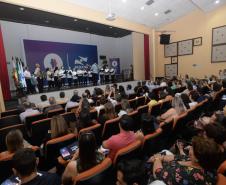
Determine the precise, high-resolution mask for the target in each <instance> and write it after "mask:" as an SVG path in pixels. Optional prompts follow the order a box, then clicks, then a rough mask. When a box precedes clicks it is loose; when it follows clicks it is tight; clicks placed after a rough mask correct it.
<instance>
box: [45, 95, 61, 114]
mask: <svg viewBox="0 0 226 185" xmlns="http://www.w3.org/2000/svg"><path fill="white" fill-rule="evenodd" d="M49 104H50V106H49V107H47V108H46V109H45V110H44V113H45V114H48V112H49V111H51V110H55V109H60V108H63V107H62V106H61V105H58V104H56V99H55V98H54V97H53V96H52V97H49Z"/></svg>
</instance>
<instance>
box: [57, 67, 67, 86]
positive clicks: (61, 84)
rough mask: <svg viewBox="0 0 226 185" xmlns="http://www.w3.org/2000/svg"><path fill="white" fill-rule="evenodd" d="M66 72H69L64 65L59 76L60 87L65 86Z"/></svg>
mask: <svg viewBox="0 0 226 185" xmlns="http://www.w3.org/2000/svg"><path fill="white" fill-rule="evenodd" d="M66 74H67V71H66V70H64V66H62V67H61V69H60V70H59V77H60V79H59V80H60V83H59V84H60V85H59V86H60V87H64V86H65V79H66Z"/></svg>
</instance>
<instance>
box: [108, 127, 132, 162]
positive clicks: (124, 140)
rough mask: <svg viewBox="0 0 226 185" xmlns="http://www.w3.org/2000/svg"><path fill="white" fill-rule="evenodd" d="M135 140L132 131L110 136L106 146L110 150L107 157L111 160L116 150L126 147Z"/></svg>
mask: <svg viewBox="0 0 226 185" xmlns="http://www.w3.org/2000/svg"><path fill="white" fill-rule="evenodd" d="M135 140H136V136H135V133H134V132H132V131H121V132H120V133H119V134H117V135H114V136H111V137H110V138H109V139H108V140H107V141H106V145H107V146H108V149H110V153H109V157H110V158H111V159H112V160H113V159H114V157H115V155H116V153H117V152H118V150H120V149H121V148H124V147H126V146H127V145H129V144H130V143H132V142H134V141H135Z"/></svg>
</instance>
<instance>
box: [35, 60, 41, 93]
mask: <svg viewBox="0 0 226 185" xmlns="http://www.w3.org/2000/svg"><path fill="white" fill-rule="evenodd" d="M34 75H35V77H36V79H37V81H38V91H39V93H42V92H43V79H42V74H41V69H40V65H39V64H35V72H34Z"/></svg>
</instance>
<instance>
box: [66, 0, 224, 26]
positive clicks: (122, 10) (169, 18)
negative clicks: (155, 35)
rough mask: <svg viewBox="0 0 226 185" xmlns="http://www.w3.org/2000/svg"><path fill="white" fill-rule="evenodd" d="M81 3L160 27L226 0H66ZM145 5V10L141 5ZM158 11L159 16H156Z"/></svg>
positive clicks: (217, 5) (209, 8) (215, 6)
mask: <svg viewBox="0 0 226 185" xmlns="http://www.w3.org/2000/svg"><path fill="white" fill-rule="evenodd" d="M64 1H68V2H71V3H75V4H79V5H81V6H84V7H88V8H91V9H94V10H97V11H101V12H104V13H105V14H106V15H107V13H108V12H109V11H110V10H109V7H111V11H112V12H113V13H115V14H116V16H117V17H122V18H125V19H127V20H130V21H133V22H137V23H140V24H144V25H147V26H151V27H154V28H158V27H160V26H162V25H165V24H167V23H170V22H173V21H175V20H177V19H179V18H180V17H182V16H184V15H186V14H188V13H190V12H192V11H193V10H196V9H200V10H202V11H204V12H207V11H212V10H214V9H216V8H218V7H219V6H222V5H225V4H226V0H220V3H218V4H216V3H215V0H154V3H153V4H151V5H150V6H147V5H146V4H145V3H146V2H147V1H148V0H124V1H126V2H123V0H64ZM142 6H144V10H141V7H142ZM168 9H170V10H171V11H172V12H171V13H169V14H167V15H165V14H164V12H165V11H166V10H168ZM155 13H158V14H159V15H158V16H155Z"/></svg>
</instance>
